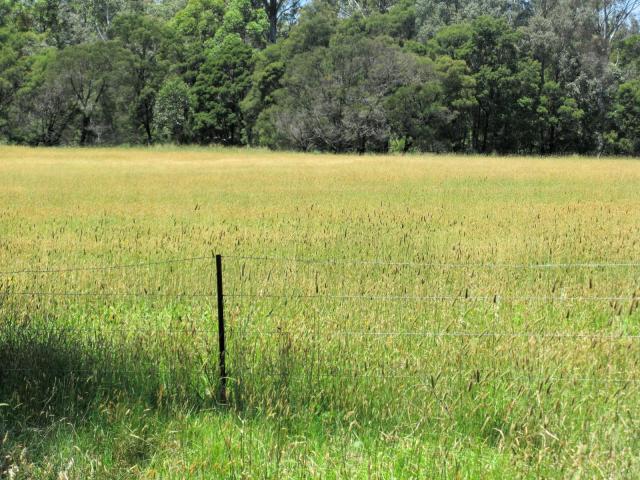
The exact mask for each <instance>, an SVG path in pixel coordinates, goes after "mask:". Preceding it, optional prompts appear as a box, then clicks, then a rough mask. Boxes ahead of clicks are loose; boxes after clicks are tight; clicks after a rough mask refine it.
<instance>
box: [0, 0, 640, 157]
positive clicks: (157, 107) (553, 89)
mask: <svg viewBox="0 0 640 480" xmlns="http://www.w3.org/2000/svg"><path fill="white" fill-rule="evenodd" d="M639 10H640V0H465V1H457V0H456V1H451V0H312V1H310V2H299V1H296V0H263V1H258V0H164V1H159V0H90V1H87V0H29V1H27V0H0V142H5V143H23V144H31V145H51V146H53V145H100V144H120V143H127V144H153V143H176V144H187V143H198V144H204V145H207V144H222V145H255V146H266V147H269V148H274V149H299V150H322V151H331V152H359V153H364V152H386V151H399V152H409V151H427V152H449V151H451V152H478V153H493V152H496V153H503V154H506V153H539V154H554V153H595V154H627V155H629V154H630V155H639V154H640V126H639V125H640V29H639V25H638V12H639Z"/></svg>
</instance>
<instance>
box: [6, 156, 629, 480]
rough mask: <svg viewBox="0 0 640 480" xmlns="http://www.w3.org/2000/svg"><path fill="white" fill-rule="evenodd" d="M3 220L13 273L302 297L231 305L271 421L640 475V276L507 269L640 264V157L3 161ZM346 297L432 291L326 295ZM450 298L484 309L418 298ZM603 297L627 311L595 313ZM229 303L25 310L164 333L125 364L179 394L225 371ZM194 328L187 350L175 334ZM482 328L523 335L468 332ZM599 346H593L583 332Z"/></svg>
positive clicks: (591, 471)
mask: <svg viewBox="0 0 640 480" xmlns="http://www.w3.org/2000/svg"><path fill="white" fill-rule="evenodd" d="M0 204H1V205H2V210H0V232H1V234H2V235H1V236H0V266H1V268H0V270H3V271H7V270H15V269H22V268H29V267H36V268H56V267H65V266H69V265H101V264H111V263H117V264H120V263H129V262H137V261H157V260H163V259H170V258H180V257H194V256H198V257H199V256H204V257H207V256H210V255H211V254H212V253H222V254H224V255H226V256H227V257H228V258H227V259H225V282H226V288H227V292H228V293H229V294H230V295H235V294H244V295H276V296H283V295H284V296H288V297H302V298H287V299H283V298H260V297H258V298H255V297H249V298H247V297H233V296H232V297H230V298H229V299H228V300H227V311H228V315H229V321H230V323H231V324H232V325H233V326H234V329H235V330H234V333H235V335H236V336H235V337H231V346H230V348H231V352H230V358H229V361H230V368H231V372H232V376H234V380H233V382H232V383H233V386H232V388H233V389H234V390H233V396H234V399H235V401H237V402H238V405H240V404H242V408H246V409H247V411H252V412H254V413H256V412H257V415H258V417H259V418H267V419H269V418H272V417H271V416H272V415H281V416H287V415H293V416H295V415H301V413H300V412H307V413H309V412H310V413H311V414H314V415H322V414H323V413H327V412H331V413H335V414H338V415H341V416H342V415H345V418H350V419H352V421H353V422H355V424H357V425H367V424H368V425H369V426H372V425H373V426H374V427H376V428H377V429H379V430H380V431H384V432H387V433H388V432H394V433H393V434H394V435H399V436H400V437H399V438H400V439H401V440H402V441H405V440H406V439H407V438H410V437H411V435H415V437H416V438H423V439H424V438H426V437H429V438H430V439H431V440H434V439H435V441H436V442H437V443H438V444H439V445H441V446H442V445H449V446H451V448H453V449H455V448H458V447H457V446H458V445H459V444H458V442H461V444H464V445H466V444H467V443H468V444H471V443H474V442H477V443H479V444H482V445H487V446H489V447H490V448H491V449H495V451H496V452H499V453H500V454H501V455H502V454H505V455H509V456H510V458H511V461H512V462H513V463H514V464H515V465H518V467H516V471H517V472H519V474H521V475H535V474H539V475H554V476H567V475H569V474H570V473H571V472H572V471H574V470H575V471H576V472H579V473H581V474H582V475H586V476H591V475H595V474H598V475H599V474H602V476H605V477H619V476H626V475H627V474H631V475H633V473H634V472H635V473H638V472H640V463H639V462H638V461H637V459H636V460H634V459H631V458H629V457H628V456H629V455H631V453H630V450H629V448H631V447H630V445H631V446H633V445H636V446H637V445H638V437H637V431H638V427H639V425H638V421H637V420H636V419H635V418H634V415H633V413H632V412H634V411H635V410H637V408H638V407H639V406H640V403H639V400H638V399H639V398H640V392H639V389H638V386H639V384H638V383H635V382H633V381H631V382H628V381H626V380H629V379H631V380H633V379H637V380H640V379H638V378H637V375H638V373H639V370H638V368H639V365H640V348H639V347H640V341H638V340H637V339H634V338H632V337H631V336H632V335H637V334H639V333H640V324H639V323H638V322H640V317H639V316H638V315H639V313H638V308H637V307H638V301H637V299H636V296H637V295H638V293H639V289H640V268H637V267H636V268H633V267H615V268H599V267H583V268H570V267H560V268H553V269H527V268H525V269H513V268H506V267H504V266H501V267H499V268H488V267H487V264H496V263H497V264H509V265H512V264H522V265H528V264H540V263H563V264H564V263H584V262H587V263H591V262H598V263H600V262H603V263H619V262H631V263H638V262H639V261H640V162H638V161H636V160H631V159H586V158H523V157H510V158H500V157H460V156H406V157H397V156H362V157H360V156H330V155H303V154H297V153H276V152H267V151H253V150H240V149H238V150H221V149H204V148H194V149H177V148H156V149H92V150H84V149H55V150H40V149H28V148H17V147H2V148H0ZM243 256H257V257H261V256H269V257H281V258H292V257H298V258H311V259H314V258H315V259H334V260H338V261H339V260H344V259H356V260H357V259H361V260H371V259H380V260H383V261H391V262H394V261H400V262H403V261H407V262H417V263H428V264H437V265H436V266H427V265H423V266H419V265H418V266H398V265H386V264H349V263H347V264H343V263H340V262H338V263H337V264H321V263H320V264H315V263H296V262H289V261H267V262H265V261H256V260H248V259H241V258H234V257H243ZM443 264H470V265H472V266H469V267H466V268H461V267H460V266H456V267H452V266H445V265H443ZM483 265H484V266H483ZM211 274H212V264H211V262H210V261H209V260H208V259H206V260H203V261H198V262H195V263H186V264H184V265H183V264H179V265H178V266H176V267H175V268H173V267H171V266H169V267H167V266H162V267H157V268H156V267H153V268H149V269H138V270H135V271H127V270H125V271H115V272H108V273H104V272H102V273H100V272H83V273H76V274H61V275H57V276H56V275H49V276H41V275H37V274H33V275H23V276H20V275H14V276H10V278H9V279H6V278H5V280H0V282H4V283H0V285H2V286H3V288H5V290H7V291H8V290H9V289H11V290H12V291H14V292H15V291H18V290H20V289H23V290H29V289H34V288H37V289H41V290H42V289H44V290H48V291H62V290H72V291H73V290H78V289H79V290H82V291H98V292H105V291H106V292H116V293H117V292H123V291H134V292H148V291H155V292H161V293H168V294H175V293H202V294H211V293H213V283H212V277H211ZM96 289H97V290H96ZM345 295H346V296H349V297H351V296H363V295H364V296H367V297H379V296H388V295H392V296H396V297H411V298H408V299H404V300H402V299H391V300H389V299H387V300H385V301H380V300H370V299H353V298H347V299H345V298H342V299H335V298H321V299H317V298H308V297H309V296H311V297H315V296H320V297H332V296H345ZM431 296H438V297H440V296H442V297H449V296H451V297H462V298H460V299H456V300H450V299H449V300H445V301H435V302H429V301H424V302H423V301H415V298H414V297H431ZM464 297H470V298H468V299H466V300H465V299H464ZM476 297H481V298H483V299H484V298H489V299H494V298H495V300H489V301H484V300H479V301H474V300H473V299H474V298H476ZM596 297H616V298H618V297H619V298H620V300H606V301H600V300H597V301H596V300H593V301H584V300H583V299H584V298H596ZM547 298H553V299H554V300H553V301H550V300H546V299H547ZM571 299H573V300H571ZM208 302H209V300H201V301H198V302H195V301H193V302H191V301H190V300H188V299H182V300H180V299H178V300H177V301H173V300H171V301H168V300H162V299H159V300H158V299H155V300H153V301H149V302H148V303H147V304H145V305H142V306H141V305H135V304H132V303H131V302H130V303H118V302H116V301H110V300H105V299H104V298H101V299H94V300H92V301H91V302H89V301H87V302H86V303H82V302H79V301H77V300H73V299H72V300H65V301H64V302H61V303H60V304H58V303H55V302H52V301H47V302H38V301H36V300H28V301H24V302H22V304H21V307H20V308H19V310H20V311H21V312H22V314H23V315H28V314H29V313H30V312H31V313H33V312H34V311H38V312H44V313H43V315H44V317H45V318H46V315H47V312H49V314H50V313H51V312H52V311H55V312H56V315H58V314H60V312H61V311H63V312H70V311H72V312H73V314H72V315H71V314H69V315H67V316H66V317H65V320H64V322H65V324H72V325H73V324H74V322H75V323H76V324H79V325H82V326H85V327H87V328H89V327H90V328H91V329H94V330H95V331H99V332H102V333H104V334H106V335H107V336H108V335H111V336H113V335H114V332H116V331H118V332H119V331H120V330H121V329H122V328H124V327H126V328H134V327H135V328H138V327H144V328H145V329H146V330H145V331H146V335H145V336H143V337H142V338H138V337H135V336H133V337H131V336H127V335H128V334H127V335H124V337H122V343H121V345H126V346H127V348H129V347H131V348H132V349H133V350H132V351H133V352H134V353H131V354H130V355H131V357H130V358H129V357H126V359H125V360H127V359H128V360H127V361H129V360H131V359H133V360H131V361H140V358H141V357H140V356H136V355H139V352H138V353H136V351H135V349H136V348H139V349H140V351H143V352H144V353H145V354H146V355H150V354H153V355H156V356H157V357H155V358H156V363H157V365H155V366H157V367H158V368H159V369H160V372H161V373H162V374H163V375H166V378H174V380H175V379H176V378H177V379H178V380H179V379H185V378H187V377H189V375H190V374H189V372H190V371H191V370H193V369H196V368H200V367H202V365H201V364H199V363H198V362H205V363H206V362H207V361H208V360H207V358H208V357H211V356H212V355H213V352H212V351H211V350H210V348H211V343H210V342H213V339H214V338H215V337H213V336H212V335H213V333H214V332H209V333H208V334H203V335H204V336H200V337H198V336H197V335H198V332H201V331H202V330H208V329H210V325H211V311H210V306H211V305H210V304H209V303H208ZM105 312H107V313H105ZM55 318H56V321H61V319H60V318H58V317H57V316H56V317H55ZM176 326H179V328H177V327H176ZM176 328H177V330H178V332H177V335H179V339H181V340H182V341H183V342H182V343H180V344H179V347H178V346H176V345H178V344H177V343H171V342H169V341H168V340H167V339H166V338H165V337H163V336H162V335H168V334H169V333H170V332H171V331H174V332H175V330H176ZM158 332H161V333H162V335H160V334H159V333H158ZM482 332H488V333H499V334H505V333H506V334H513V335H512V336H509V335H506V336H497V337H492V336H488V337H474V336H470V337H465V336H456V335H455V334H460V333H472V334H478V333H482ZM363 333H366V335H363ZM397 333H404V334H406V333H417V334H432V333H437V334H444V335H443V336H438V335H436V336H433V335H415V336H409V335H405V336H402V335H395V334H397ZM371 334H374V335H371ZM529 334H531V335H529ZM549 334H566V335H568V337H566V338H553V337H551V338H550V337H545V335H549ZM582 334H588V335H592V336H593V337H584V338H583V337H575V336H572V335H582ZM447 335H451V336H447ZM609 336H619V337H624V338H617V339H614V340H611V339H610V338H607V337H609ZM118 338H120V337H118ZM123 350H124V349H123ZM123 355H124V354H123ZM127 355H129V354H127ZM123 358H124V356H123ZM136 359H137V360H136ZM203 359H204V360H203ZM123 361H124V360H123ZM172 362H174V363H172ZM176 364H179V367H180V368H178V372H177V373H175V375H174V377H171V372H172V370H171V369H172V368H174V366H175V365H176ZM155 366H154V367H155ZM210 368H211V369H212V370H214V369H213V367H210ZM147 373H148V372H147V371H144V372H143V376H144V375H147ZM196 377H197V375H196ZM609 380H613V381H612V382H609ZM190 381H191V382H192V383H194V384H196V386H195V387H194V391H196V392H199V393H198V394H202V395H204V396H206V395H211V394H212V391H211V390H208V385H206V384H205V385H202V384H198V382H199V381H200V380H199V379H198V378H195V379H191V380H190ZM172 385H174V387H175V384H172ZM165 387H166V386H163V387H162V389H163V390H162V393H158V392H155V394H157V395H160V396H163V395H167V393H166V392H168V390H166V391H165ZM154 388H156V387H155V386H154ZM183 393H184V392H183ZM188 394H189V391H187V395H188ZM238 408H240V407H238ZM274 412H275V413H274ZM262 414H264V417H261V415H262ZM322 418H323V417H322ZM408 432H414V433H408ZM431 440H430V441H431ZM399 441H400V440H399ZM623 459H624V461H623ZM390 461H392V460H390ZM176 475H179V474H176Z"/></svg>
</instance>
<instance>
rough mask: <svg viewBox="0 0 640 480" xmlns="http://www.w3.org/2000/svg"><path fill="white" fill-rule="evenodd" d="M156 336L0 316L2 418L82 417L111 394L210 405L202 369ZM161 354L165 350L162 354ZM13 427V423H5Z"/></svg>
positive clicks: (25, 421)
mask: <svg viewBox="0 0 640 480" xmlns="http://www.w3.org/2000/svg"><path fill="white" fill-rule="evenodd" d="M156 343H157V342H154V341H153V339H148V338H145V339H140V338H137V337H135V336H132V335H129V336H127V335H122V336H113V335H110V334H105V333H101V334H99V333H96V332H91V331H87V330H83V329H82V328H73V327H64V326H59V325H57V324H56V323H55V322H42V321H37V322H36V321H25V320H15V319H12V318H6V317H5V318H2V319H0V404H2V405H3V406H2V410H1V411H0V421H1V420H3V419H4V422H3V423H5V427H7V424H6V422H9V423H17V424H21V425H23V426H25V425H33V426H42V425H46V424H47V423H49V422H50V421H51V419H52V418H60V417H65V418H67V419H69V421H72V422H73V421H81V419H82V418H83V417H84V416H85V415H87V412H88V410H90V409H92V408H96V406H97V405H100V404H104V403H105V402H113V401H119V402H123V401H130V402H135V403H142V404H144V405H147V406H148V407H149V408H165V407H170V406H172V405H175V404H178V405H180V406H181V407H186V408H201V407H203V406H206V407H211V406H214V405H215V402H214V401H213V400H212V395H210V392H211V391H213V390H214V388H210V387H209V384H211V383H213V382H214V381H215V379H214V380H210V378H209V376H208V374H207V372H205V371H204V370H202V366H200V370H198V368H196V366H195V365H193V364H191V363H190V362H189V360H190V359H187V361H185V362H180V358H179V355H176V354H173V356H171V355H169V354H164V352H165V350H166V349H165V347H164V346H162V345H160V346H157V345H156ZM163 354H164V357H163V356H162V355H163ZM9 426H10V425H9Z"/></svg>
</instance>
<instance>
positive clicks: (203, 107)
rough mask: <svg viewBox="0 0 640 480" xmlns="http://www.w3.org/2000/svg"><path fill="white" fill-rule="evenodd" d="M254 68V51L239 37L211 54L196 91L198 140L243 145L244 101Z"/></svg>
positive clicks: (212, 50)
mask: <svg viewBox="0 0 640 480" xmlns="http://www.w3.org/2000/svg"><path fill="white" fill-rule="evenodd" d="M252 67H253V51H252V49H251V47H250V46H248V45H247V44H246V43H244V42H243V41H242V39H241V38H240V37H239V36H238V35H236V34H231V35H228V36H227V37H225V39H224V40H223V42H222V43H221V44H220V45H218V46H216V47H215V48H213V49H211V50H210V51H209V52H208V56H207V59H206V60H205V62H204V64H203V65H202V68H201V69H200V72H199V74H198V77H197V79H196V82H195V85H194V88H193V92H194V94H195V96H196V98H197V107H196V113H195V115H194V119H195V127H194V130H195V134H196V136H197V138H198V141H200V142H202V143H222V144H225V145H237V144H239V143H240V142H241V140H242V133H243V132H242V129H243V122H242V111H241V108H240V102H241V101H242V100H243V98H244V97H245V95H246V94H247V92H248V90H249V87H250V82H251V70H252Z"/></svg>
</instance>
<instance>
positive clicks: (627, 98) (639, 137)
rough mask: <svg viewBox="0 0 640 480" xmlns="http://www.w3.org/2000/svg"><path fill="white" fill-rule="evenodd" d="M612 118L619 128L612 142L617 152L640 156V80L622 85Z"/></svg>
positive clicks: (612, 136)
mask: <svg viewBox="0 0 640 480" xmlns="http://www.w3.org/2000/svg"><path fill="white" fill-rule="evenodd" d="M612 118H613V120H614V122H615V124H616V126H617V127H618V129H617V132H619V133H615V132H613V133H612V134H611V137H610V141H611V143H612V144H613V146H614V148H615V149H616V150H617V151H620V152H623V153H625V154H630V155H640V80H637V79H636V80H631V81H629V82H626V83H623V84H622V85H620V88H619V89H618V92H617V95H616V102H615V106H614V109H613V112H612Z"/></svg>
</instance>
